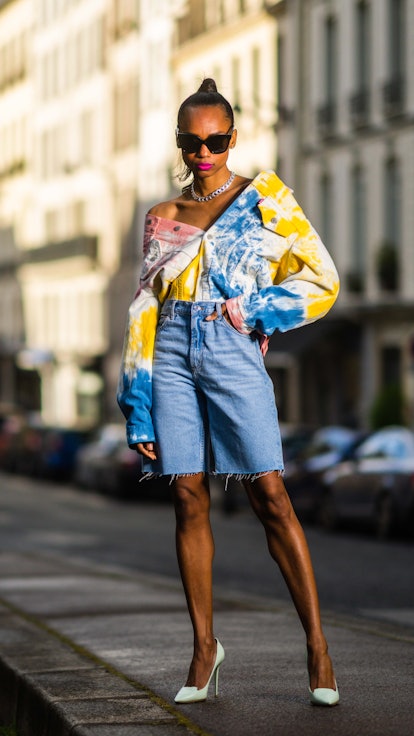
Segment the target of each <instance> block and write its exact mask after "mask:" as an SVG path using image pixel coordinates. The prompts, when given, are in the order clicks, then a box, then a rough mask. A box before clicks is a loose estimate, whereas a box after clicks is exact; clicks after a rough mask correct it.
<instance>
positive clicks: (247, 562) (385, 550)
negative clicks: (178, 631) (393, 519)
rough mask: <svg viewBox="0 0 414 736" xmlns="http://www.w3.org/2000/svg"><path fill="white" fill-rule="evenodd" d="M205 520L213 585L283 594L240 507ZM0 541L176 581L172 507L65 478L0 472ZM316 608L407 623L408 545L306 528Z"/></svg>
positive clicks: (2, 545)
mask: <svg viewBox="0 0 414 736" xmlns="http://www.w3.org/2000/svg"><path fill="white" fill-rule="evenodd" d="M212 522H213V528H214V534H215V541H216V556H215V568H214V569H215V586H216V589H217V590H221V589H223V590H225V591H226V592H228V591H234V593H235V594H237V593H242V594H243V595H259V596H264V597H265V598H267V599H271V600H283V601H286V602H289V601H290V598H289V595H288V593H287V591H286V587H285V584H284V581H283V580H282V578H281V576H280V574H279V571H278V570H277V568H276V567H275V565H274V563H273V562H272V560H271V559H270V558H269V556H268V554H267V550H266V544H265V540H264V535H263V532H262V528H261V526H260V524H259V523H258V522H257V520H256V519H255V517H254V516H253V514H252V513H251V512H250V509H248V508H247V507H246V506H244V507H243V508H242V510H241V511H240V512H239V513H238V514H236V515H234V516H231V517H227V516H225V515H223V514H222V513H221V511H220V503H219V498H218V497H217V495H216V496H215V502H214V503H213V511H212ZM0 530H1V535H0V549H5V550H17V551H29V552H36V551H38V552H42V553H43V552H47V553H52V554H59V555H62V556H64V558H65V559H67V558H68V557H70V559H79V560H87V561H91V562H94V563H99V564H104V565H106V566H107V565H110V566H113V567H115V568H117V569H120V570H132V571H140V572H148V573H155V574H157V575H163V576H168V577H171V578H173V579H174V580H177V578H178V571H177V565H176V560H175V550H174V514H173V510H172V507H171V505H169V504H155V505H151V504H148V503H139V504H124V503H116V502H113V501H111V500H110V499H106V498H102V497H101V496H99V495H97V494H91V493H86V492H83V491H78V490H76V489H73V488H70V487H67V486H56V485H53V484H45V483H44V482H37V481H32V480H30V479H27V478H18V477H13V476H10V477H7V476H0ZM306 533H307V538H308V541H309V544H310V547H311V551H312V556H313V560H314V565H315V569H316V574H317V580H318V587H319V592H320V597H321V603H322V607H323V608H325V609H327V610H329V611H335V612H342V613H349V614H352V615H364V616H371V617H374V618H380V619H384V620H390V621H395V622H396V623H399V624H404V623H406V624H407V625H409V626H413V628H414V585H413V558H414V543H413V542H410V541H401V542H398V541H386V542H380V541H378V540H376V539H374V538H373V537H371V536H369V534H366V535H364V534H363V533H354V534H350V533H345V532H342V533H335V534H327V533H325V532H323V531H320V530H317V529H316V528H312V527H307V528H306Z"/></svg>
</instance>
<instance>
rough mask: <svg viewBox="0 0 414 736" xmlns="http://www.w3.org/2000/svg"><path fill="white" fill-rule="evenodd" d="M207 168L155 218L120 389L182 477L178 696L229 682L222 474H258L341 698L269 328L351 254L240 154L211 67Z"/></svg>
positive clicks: (324, 302)
mask: <svg viewBox="0 0 414 736" xmlns="http://www.w3.org/2000/svg"><path fill="white" fill-rule="evenodd" d="M176 137H177V146H178V148H180V149H181V152H182V157H183V160H184V163H185V165H186V167H187V171H186V174H190V173H191V174H192V176H193V181H192V183H191V185H190V186H188V187H186V188H185V189H184V190H183V192H182V194H181V195H180V196H178V197H176V198H174V199H172V200H170V201H168V202H162V203H161V204H158V205H156V206H155V207H153V208H152V209H151V210H150V211H149V213H148V215H147V218H146V224H145V235H144V255H145V258H144V263H143V267H142V274H141V282H140V288H139V291H138V293H137V296H136V298H135V300H134V302H133V303H132V305H131V308H130V311H129V322H128V327H127V335H126V341H125V348H124V355H123V364H122V370H121V377H120V387H119V394H118V401H119V404H120V406H121V408H122V411H123V412H124V414H125V416H126V419H127V437H128V443H129V445H130V446H131V447H132V448H134V449H136V450H137V452H138V453H140V454H141V455H142V456H143V465H144V470H146V471H148V473H149V474H151V475H171V478H172V487H173V491H172V492H173V501H174V506H175V513H176V522H177V526H176V545H177V556H178V563H179V567H180V572H181V577H182V581H183V586H184V590H185V595H186V599H187V604H188V610H189V614H190V618H191V622H192V625H193V630H194V654H193V659H192V661H191V664H190V669H189V673H188V678H187V681H186V684H185V686H184V687H183V688H181V690H180V691H179V692H178V693H177V695H176V698H175V700H176V702H179V703H189V702H197V701H201V700H205V699H206V697H207V693H208V687H209V684H210V681H211V679H212V678H213V677H214V678H215V683H216V694H217V683H218V672H219V667H220V665H221V663H222V661H223V660H224V650H223V647H222V646H221V644H220V642H219V641H218V640H217V639H215V637H214V633H213V620H212V619H213V614H212V609H213V606H212V561H213V553H214V541H213V537H212V531H211V527H210V519H209V507H210V495H209V484H208V473H209V472H213V473H218V474H222V475H225V476H227V477H229V476H231V475H234V476H237V477H238V478H239V479H240V480H242V482H243V484H244V487H245V489H246V491H247V494H248V497H249V500H250V503H251V505H252V508H253V510H254V511H255V513H256V514H257V516H258V518H259V519H260V521H261V522H262V524H263V526H264V529H265V533H266V537H267V543H268V547H269V551H270V554H271V556H272V557H273V558H274V560H275V561H276V562H277V563H278V565H279V567H280V570H281V572H282V574H283V576H284V578H285V580H286V583H287V585H288V588H289V590H290V593H291V596H292V599H293V602H294V604H295V606H296V608H297V611H298V614H299V617H300V620H301V622H302V625H303V628H304V630H305V633H306V639H307V652H308V660H307V661H308V671H309V690H310V697H311V701H312V702H313V703H314V704H318V705H334V704H335V703H337V702H338V700H339V695H338V689H337V686H336V682H335V678H334V673H333V669H332V663H331V660H330V657H329V655H328V647H327V643H326V639H325V637H324V634H323V631H322V627H321V622H320V613H319V603H318V596H317V590H316V585H315V580H314V574H313V569H312V564H311V560H310V556H309V551H308V547H307V543H306V540H305V537H304V534H303V531H302V528H301V526H300V524H299V522H298V520H297V518H296V516H295V514H294V511H293V509H292V506H291V503H290V500H289V497H288V495H287V493H286V490H285V487H284V484H283V480H282V472H283V458H282V450H281V443H280V433H279V427H278V421H277V411H276V407H275V401H274V394H273V388H272V382H271V380H270V378H269V376H268V375H267V373H266V371H265V368H264V363H263V355H264V354H265V352H266V349H267V342H268V336H269V335H270V334H271V333H272V332H273V331H274V330H280V331H285V330H288V329H292V328H296V327H299V326H301V325H303V324H307V323H309V322H312V321H314V320H315V319H318V318H319V317H322V316H323V315H324V314H326V312H327V311H328V310H329V309H330V307H331V306H332V304H333V303H334V301H335V299H336V296H337V293H338V288H339V287H338V277H337V273H336V270H335V267H334V265H333V263H332V261H331V259H330V257H329V255H328V253H327V251H326V250H325V248H324V246H323V245H322V243H321V241H320V239H319V237H318V235H317V234H316V232H315V231H314V230H313V228H312V226H311V225H310V223H309V222H308V221H307V220H306V218H305V216H304V214H303V212H302V210H301V209H300V207H299V206H298V204H297V203H296V202H295V200H294V198H293V196H292V193H291V191H290V190H289V189H288V188H287V187H286V186H285V185H284V184H283V183H282V182H281V181H280V179H278V177H277V176H276V174H274V173H273V172H262V173H261V174H259V175H258V176H257V177H256V178H255V179H253V180H249V179H246V178H244V177H242V176H238V175H236V174H234V173H233V172H230V170H229V169H228V167H227V160H228V155H229V149H231V148H234V146H235V144H236V140H237V131H236V130H235V128H234V119H233V110H232V108H231V106H230V104H229V103H228V102H227V100H226V99H225V98H224V97H222V95H220V94H219V93H218V92H217V89H216V85H215V83H214V81H213V80H209V79H206V80H204V82H203V84H202V85H201V87H200V88H199V90H198V91H197V92H196V93H195V94H193V95H191V96H190V97H188V98H187V99H186V100H185V101H184V102H183V103H182V105H181V107H180V109H179V112H178V126H177V130H176Z"/></svg>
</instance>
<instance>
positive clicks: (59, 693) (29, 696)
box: [0, 599, 209, 736]
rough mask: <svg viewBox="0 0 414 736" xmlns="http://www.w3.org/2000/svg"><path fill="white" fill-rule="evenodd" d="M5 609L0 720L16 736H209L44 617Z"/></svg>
mask: <svg viewBox="0 0 414 736" xmlns="http://www.w3.org/2000/svg"><path fill="white" fill-rule="evenodd" d="M0 605H1V606H2V609H0V637H1V641H2V652H1V654H0V682H1V688H0V719H1V720H2V721H3V722H4V723H5V724H14V725H15V728H16V730H17V733H18V736H144V734H145V736H179V734H196V735H197V736H209V734H208V733H207V732H206V731H204V730H203V729H201V728H200V727H199V726H197V725H196V724H195V723H193V722H192V721H191V720H190V719H188V718H186V717H185V716H183V714H182V713H180V712H179V711H177V710H176V709H175V708H174V707H172V706H171V705H170V704H169V703H167V702H165V701H164V700H163V699H162V698H160V697H159V696H157V695H156V694H155V693H153V692H151V690H149V689H148V688H146V687H145V686H144V685H142V684H141V683H139V682H136V681H134V680H133V679H131V678H128V677H127V676H125V675H123V674H122V673H121V672H119V671H118V670H116V668H114V667H112V666H111V665H109V664H108V663H106V662H104V661H103V660H100V659H99V658H98V657H96V656H95V655H94V654H93V653H92V652H89V651H88V650H87V649H85V648H83V647H79V646H78V645H77V644H76V643H75V642H73V641H72V640H71V639H69V638H68V637H65V636H62V635H61V634H60V633H59V632H57V631H56V630H54V629H52V628H50V627H49V626H47V625H46V624H44V623H43V622H42V621H41V620H40V619H37V618H36V617H34V616H29V615H27V614H26V613H24V612H23V611H20V610H19V609H17V608H16V607H15V606H11V605H10V604H9V603H8V602H6V601H4V600H2V599H0Z"/></svg>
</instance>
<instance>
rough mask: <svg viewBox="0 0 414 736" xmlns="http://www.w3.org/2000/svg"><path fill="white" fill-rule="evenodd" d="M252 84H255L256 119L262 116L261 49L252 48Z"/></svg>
mask: <svg viewBox="0 0 414 736" xmlns="http://www.w3.org/2000/svg"><path fill="white" fill-rule="evenodd" d="M252 86H253V94H252V99H253V110H254V117H255V119H256V120H258V119H259V118H260V104H261V101H260V49H259V48H257V47H255V48H254V49H253V50H252Z"/></svg>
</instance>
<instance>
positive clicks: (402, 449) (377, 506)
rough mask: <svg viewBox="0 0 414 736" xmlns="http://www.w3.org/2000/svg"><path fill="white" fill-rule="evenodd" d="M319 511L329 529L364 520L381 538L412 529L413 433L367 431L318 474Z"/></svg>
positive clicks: (400, 429) (392, 429) (391, 429)
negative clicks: (351, 448) (339, 459)
mask: <svg viewBox="0 0 414 736" xmlns="http://www.w3.org/2000/svg"><path fill="white" fill-rule="evenodd" d="M323 483H324V492H323V497H322V500H321V505H320V509H319V514H318V520H319V522H320V523H321V524H322V525H323V526H324V527H325V528H328V529H332V528H334V527H336V526H337V525H338V524H340V523H341V522H344V521H348V522H349V521H353V522H359V523H361V522H365V523H367V522H368V524H369V525H370V526H371V527H372V528H373V529H374V530H375V532H376V535H377V536H378V537H380V538H385V537H388V536H389V535H390V534H392V533H393V532H402V531H411V533H412V531H413V528H414V433H413V432H412V431H410V430H409V429H406V428H405V427H386V428H384V429H380V430H378V431H377V432H374V433H373V434H371V435H370V436H369V437H368V438H367V439H366V440H365V441H364V442H362V444H360V445H359V446H358V447H356V449H355V451H354V452H353V453H352V454H350V455H349V456H348V457H347V458H346V459H344V460H343V461H342V462H339V463H338V464H336V465H335V466H334V467H332V468H330V469H329V470H328V471H327V472H326V473H325V474H324V477H323Z"/></svg>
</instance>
